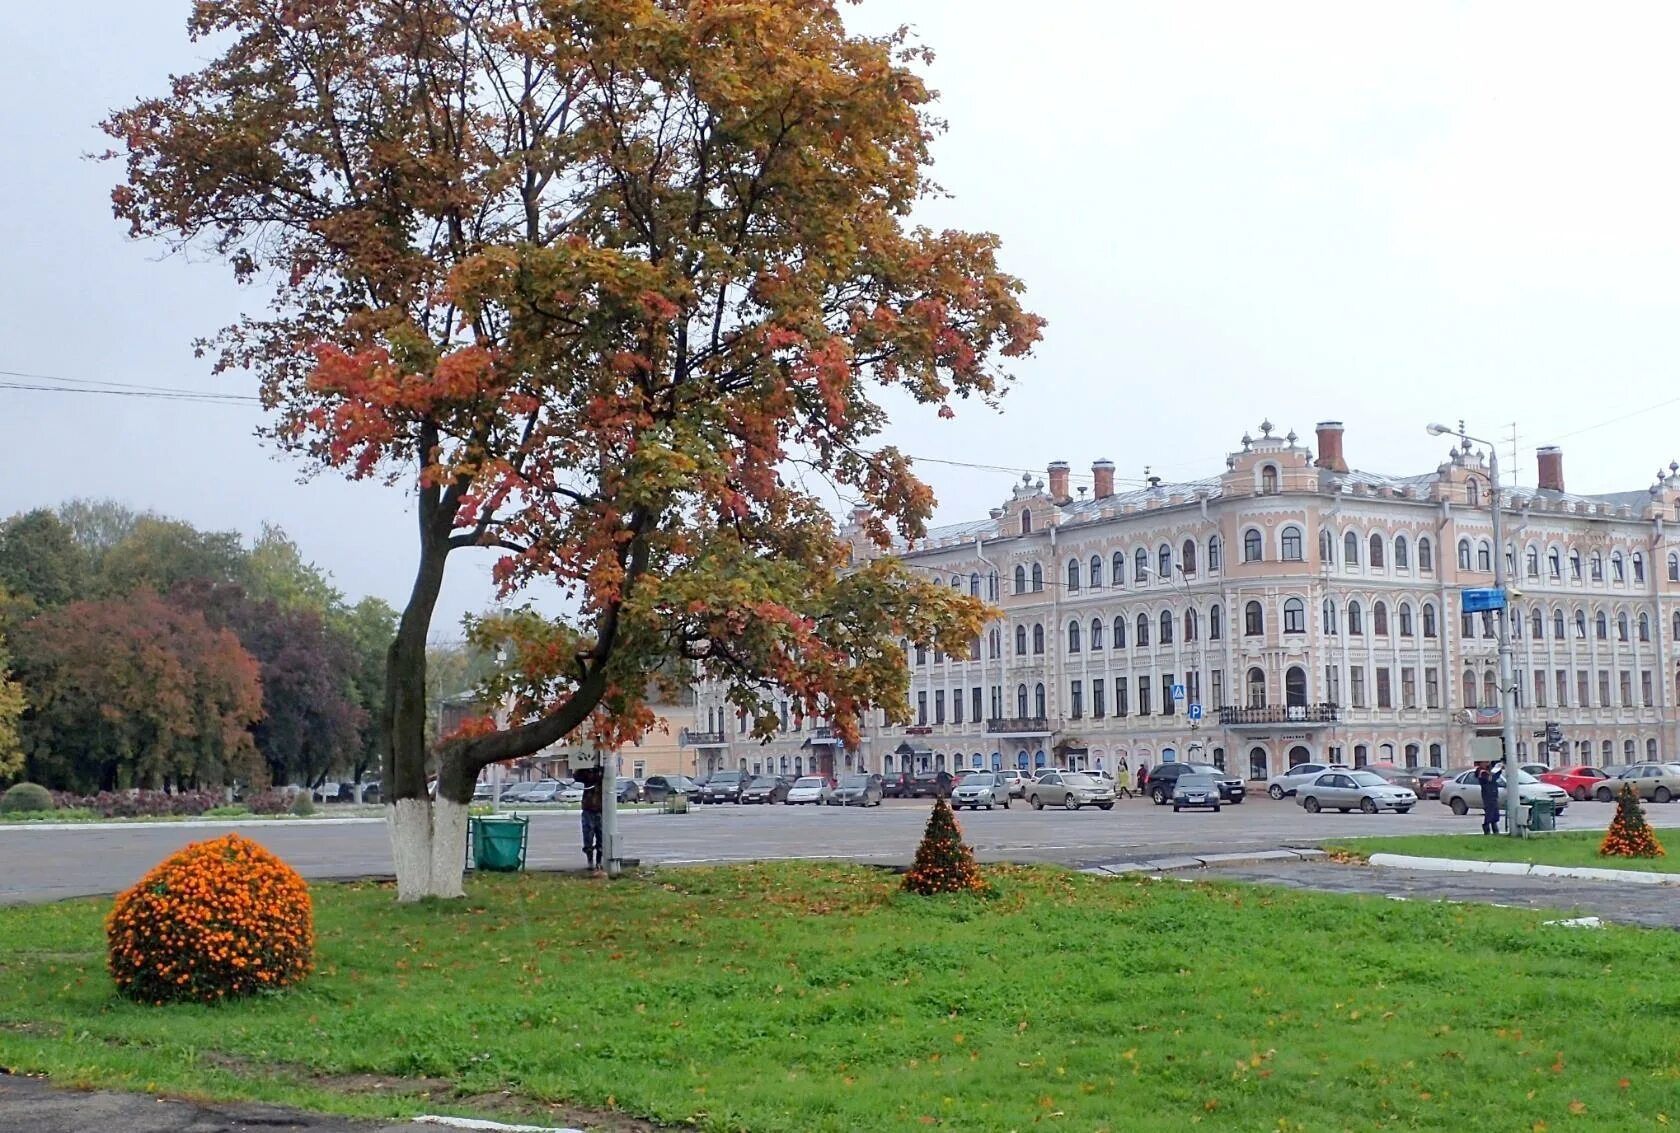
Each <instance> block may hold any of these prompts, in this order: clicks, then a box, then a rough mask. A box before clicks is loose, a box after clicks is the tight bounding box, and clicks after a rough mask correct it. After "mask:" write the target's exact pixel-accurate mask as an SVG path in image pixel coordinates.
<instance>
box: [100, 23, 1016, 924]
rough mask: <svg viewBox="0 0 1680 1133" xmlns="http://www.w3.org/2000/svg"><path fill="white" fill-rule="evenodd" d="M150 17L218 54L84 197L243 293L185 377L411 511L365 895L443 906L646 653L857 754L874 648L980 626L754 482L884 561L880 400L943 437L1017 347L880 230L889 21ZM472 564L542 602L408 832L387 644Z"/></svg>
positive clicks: (889, 222)
mask: <svg viewBox="0 0 1680 1133" xmlns="http://www.w3.org/2000/svg"><path fill="white" fill-rule="evenodd" d="M189 28H190V30H191V32H192V34H193V35H194V37H195V38H196V37H206V38H212V39H213V40H214V42H215V44H216V47H217V49H218V50H219V51H220V54H218V55H217V56H216V57H215V58H214V59H213V60H211V61H210V62H209V63H208V64H207V65H206V66H204V67H203V68H202V69H201V70H199V71H197V72H195V73H193V74H191V75H185V76H178V77H175V78H174V79H172V81H171V85H170V92H169V93H168V94H166V95H164V96H161V97H158V98H150V99H144V100H142V101H141V102H139V103H137V104H136V105H134V106H133V107H131V108H129V109H127V110H124V111H121V112H119V113H117V114H115V115H113V116H112V117H111V118H110V119H109V120H108V121H107V122H106V123H105V128H106V129H107V131H108V132H109V133H110V135H111V136H112V137H113V138H114V139H115V140H116V141H117V143H118V145H119V146H120V150H119V151H118V152H116V153H114V154H113V155H112V156H113V157H117V158H120V159H122V160H124V161H125V162H126V178H125V181H124V183H123V184H122V185H120V186H118V188H117V189H116V190H115V192H114V194H113V202H114V205H115V210H116V213H117V215H118V217H119V218H121V219H123V220H125V221H127V222H128V224H129V228H130V231H131V232H132V233H133V234H134V235H136V236H157V237H161V238H163V239H165V240H166V241H168V242H170V243H171V244H172V245H173V246H176V247H184V246H188V245H199V246H203V247H208V248H209V249H212V250H213V251H215V252H216V253H219V254H221V255H222V256H224V257H225V258H226V259H227V260H228V262H229V263H230V264H231V266H232V268H233V270H234V272H235V274H236V276H237V277H238V278H239V279H241V280H245V281H256V280H261V281H262V283H263V285H264V287H265V289H271V295H272V305H271V309H270V310H269V312H268V313H267V314H265V315H263V316H254V317H247V318H246V319H244V320H242V321H241V322H240V323H239V324H238V325H236V326H234V327H231V328H229V329H228V330H227V331H225V332H224V333H223V334H222V335H221V336H220V337H219V339H217V340H216V341H215V342H214V343H212V344H210V348H211V349H213V350H214V351H215V352H216V353H217V362H218V365H219V366H221V367H249V368H251V369H254V370H255V371H256V372H257V373H258V374H259V376H260V378H261V381H262V388H263V396H264V397H265V399H266V400H267V402H268V404H269V405H270V406H272V407H273V408H274V409H275V411H276V413H277V417H276V420H275V424H274V427H273V436H274V437H275V439H277V440H278V441H279V442H280V443H281V444H282V445H284V446H286V447H287V448H289V449H291V450H293V451H295V452H297V453H298V454H300V455H301V456H303V457H304V458H305V459H307V460H309V461H310V462H312V463H314V464H317V465H325V466H329V467H334V468H339V469H342V470H344V471H345V472H346V473H347V474H349V475H351V476H356V477H367V476H378V477H381V478H384V479H387V480H389V481H393V482H403V483H406V484H408V485H410V486H411V487H412V488H413V489H414V490H415V493H416V497H415V498H416V503H417V510H418V516H417V518H418V535H419V547H418V563H417V569H416V575H415V580H414V585H413V589H412V591H411V593H410V597H409V599H408V602H407V604H406V606H405V608H404V610H403V612H402V616H401V619H400V621H399V624H398V630H397V635H396V638H395V640H394V642H393V643H392V647H391V651H390V655H389V665H388V669H387V672H388V677H387V686H386V695H385V704H384V708H383V714H384V719H383V721H382V726H383V728H384V730H385V734H386V736H387V741H386V742H387V743H388V744H389V748H388V751H387V775H386V782H385V787H386V790H387V798H389V799H390V800H391V801H392V803H393V811H392V823H391V825H392V838H393V851H394V857H395V862H396V872H397V879H398V894H399V897H400V898H402V899H415V898H418V897H421V896H425V895H428V894H437V895H458V894H459V893H460V892H461V888H460V880H461V877H460V875H461V861H462V858H463V854H464V838H465V817H466V805H467V802H468V800H469V797H470V794H471V790H472V784H473V781H474V779H475V777H476V775H477V773H478V771H479V770H480V769H481V768H482V767H484V766H486V765H487V764H489V763H490V762H493V761H499V760H506V759H511V758H518V757H521V756H524V755H528V754H530V753H532V752H534V751H537V750H539V749H541V748H542V747H545V746H547V745H548V744H550V743H552V742H554V741H556V740H558V739H560V738H561V737H564V736H567V735H569V734H571V733H573V732H574V731H575V730H578V729H580V728H583V727H585V726H586V725H587V727H588V730H589V731H590V733H591V734H593V735H594V736H595V737H597V738H600V739H603V740H606V741H608V742H616V741H618V740H622V739H624V738H627V737H628V736H632V735H635V734H638V733H639V732H640V731H641V730H642V729H644V728H645V727H647V726H648V724H649V722H650V720H651V714H650V713H648V712H647V711H646V708H645V705H644V704H643V703H642V699H643V697H644V695H645V689H646V688H647V684H648V682H647V680H646V677H647V674H648V673H649V672H650V671H651V670H654V669H657V668H658V667H659V666H660V665H661V664H663V663H664V662H665V661H666V660H668V659H669V658H671V657H673V656H675V657H680V658H683V659H687V660H689V661H691V662H693V663H694V664H695V665H696V666H697V667H698V669H699V670H700V671H701V672H703V673H704V674H705V675H707V676H710V677H714V678H717V679H720V680H724V681H727V682H729V683H730V696H731V698H732V699H733V700H734V702H735V703H736V704H737V705H739V706H741V707H742V708H744V709H746V710H748V711H750V712H751V713H752V714H753V716H754V719H755V720H756V721H757V727H758V730H759V731H760V732H763V733H768V731H769V729H770V728H771V727H772V720H773V719H774V714H773V712H772V701H771V695H772V693H771V690H772V689H774V688H777V687H779V688H780V689H782V690H785V692H786V694H788V695H790V696H792V697H793V698H794V699H795V700H796V701H797V702H798V703H799V704H800V706H801V707H802V709H803V710H804V712H805V713H806V714H808V715H823V716H826V717H828V718H829V719H831V720H832V721H833V723H834V725H835V727H836V728H838V729H839V731H840V734H841V735H842V736H844V737H846V738H848V739H851V740H855V739H856V735H857V723H858V717H859V713H860V712H861V711H863V710H864V709H865V708H867V707H869V706H871V705H881V706H884V707H885V708H886V709H887V710H888V712H889V713H890V714H891V715H892V716H893V717H894V718H902V717H903V716H904V715H905V714H906V713H907V706H906V705H905V688H906V679H907V678H906V670H905V667H904V657H903V649H902V645H901V642H902V641H903V640H904V639H905V638H909V639H911V640H914V641H917V642H922V643H930V644H934V645H937V646H938V647H941V648H943V649H945V650H946V651H947V652H957V651H958V650H960V649H962V648H966V646H967V644H968V641H969V639H970V638H971V637H972V636H973V635H974V633H976V632H977V631H978V629H979V626H980V624H981V616H982V610H981V606H980V603H978V602H977V601H974V600H972V599H969V598H966V597H964V596H962V595H960V594H957V593H955V592H953V591H951V590H950V589H948V588H944V587H937V586H934V585H932V584H931V583H930V582H929V581H927V580H925V579H921V578H917V577H913V576H912V574H911V572H909V571H906V570H903V569H901V568H898V567H895V566H892V565H888V564H881V563H875V564H870V565H868V566H865V567H862V568H860V569H858V570H856V571H849V570H848V566H849V562H850V560H849V554H848V548H847V547H846V546H845V545H844V544H843V543H842V542H841V541H840V540H839V539H838V538H837V535H836V532H835V528H834V523H833V520H832V518H831V516H830V515H829V513H828V512H827V511H826V510H825V508H824V506H823V501H822V499H821V498H820V497H818V496H816V495H814V494H812V493H811V492H809V491H807V490H806V489H805V488H804V487H802V486H801V481H800V480H799V479H798V478H796V477H791V476H787V475H784V473H786V472H791V471H793V470H794V469H800V470H802V471H805V472H809V473H810V474H811V475H812V476H813V477H814V478H816V479H818V480H820V481H826V482H827V485H828V487H829V489H830V490H832V491H833V492H834V493H835V494H838V495H840V496H843V497H845V498H847V500H848V501H857V502H862V503H865V504H867V505H868V506H869V507H870V509H871V516H872V518H871V520H870V533H871V535H872V536H873V537H874V538H875V539H876V540H877V541H878V542H880V543H882V544H883V545H885V544H886V543H887V542H888V540H889V531H890V530H896V531H897V532H898V533H899V534H900V535H902V536H903V537H906V538H915V537H917V536H919V535H920V534H921V532H922V530H923V526H924V524H925V521H926V519H927V516H928V515H929V513H930V510H931V507H932V497H931V493H930V492H929V491H928V489H927V488H926V486H925V485H923V484H921V483H920V482H919V481H918V480H917V479H916V478H915V476H914V475H913V474H912V472H911V470H910V467H909V462H908V461H907V460H906V459H905V458H904V457H903V456H902V455H901V454H899V453H898V452H896V451H895V450H893V449H891V448H872V447H871V446H872V445H873V444H874V443H876V439H877V438H878V435H879V433H880V431H881V429H882V428H883V426H884V425H885V423H886V411H885V409H884V408H883V406H882V401H881V398H880V394H881V391H882V390H883V389H885V388H887V387H896V388H897V389H898V390H900V391H902V393H903V394H904V395H906V398H907V400H908V401H909V402H912V403H917V404H921V405H925V406H934V407H937V408H938V411H939V413H940V415H941V416H949V415H950V414H951V412H952V409H951V406H950V402H951V401H952V400H953V399H956V398H966V397H979V398H988V399H989V398H990V397H992V396H993V395H995V394H996V393H997V392H998V391H999V390H1000V389H1001V387H1002V385H1003V383H1004V382H1005V381H1006V380H1007V374H1006V373H1005V372H1004V371H1003V370H1001V369H1000V367H999V365H998V362H999V358H1000V356H1013V355H1021V354H1024V353H1026V352H1027V351H1028V350H1029V349H1030V348H1031V346H1032V344H1033V343H1034V341H1035V340H1036V339H1037V338H1038V335H1039V330H1040V326H1041V321H1040V320H1039V319H1037V318H1036V317H1035V316H1033V315H1031V314H1029V313H1028V312H1026V311H1025V310H1024V309H1023V307H1022V306H1021V304H1020V301H1019V293H1020V291H1021V286H1020V284H1019V283H1018V281H1016V280H1015V279H1013V278H1011V277H1010V276H1008V275H1005V274H1003V273H1002V272H1001V271H1000V270H999V269H998V266H997V263H996V260H995V251H996V248H997V241H996V240H995V238H993V237H991V236H986V235H972V234H968V233H963V232H954V231H946V232H931V231H927V230H925V229H920V228H913V227H911V226H910V225H909V224H908V223H907V219H906V218H907V217H908V215H909V213H910V210H911V209H912V207H913V206H914V204H915V203H916V201H917V200H918V199H920V198H922V197H924V196H926V195H927V194H928V193H929V192H930V191H931V190H932V186H931V185H930V183H929V182H928V181H926V180H925V178H924V172H923V171H924V167H925V166H926V165H927V163H928V161H929V151H928V145H929V142H930V140H931V138H932V136H933V135H934V134H935V133H936V132H937V131H938V129H939V125H940V124H939V122H938V121H937V120H936V119H934V118H933V117H932V116H931V115H930V113H929V106H930V103H931V101H932V95H931V94H930V92H929V91H928V90H927V88H926V86H925V85H924V84H923V82H922V80H921V79H920V77H919V76H918V75H917V74H916V73H915V71H914V69H913V66H914V64H915V63H916V62H918V61H920V60H925V58H926V54H925V52H922V51H920V50H918V49H916V48H915V47H914V45H912V44H910V43H909V41H908V39H907V36H906V35H905V34H904V33H902V32H901V33H899V34H897V35H894V36H890V37H886V38H882V39H868V38H862V37H856V36H850V35H848V34H847V33H846V31H845V28H844V26H843V24H842V22H841V19H840V17H839V14H838V12H837V11H836V9H835V8H834V6H833V5H831V4H828V3H821V2H813V0H737V2H735V3H730V4H721V3H714V2H710V0H687V2H684V0H572V2H570V3H566V4H549V3H530V2H528V0H414V2H412V3H406V4H402V5H389V4H382V3H376V2H374V0H337V2H335V3H326V4H317V5H311V6H309V8H308V9H307V12H306V13H305V12H304V10H301V9H296V8H294V7H291V6H287V5H279V6H276V5H273V4H271V3H268V2H267V0H200V2H199V3H197V4H196V5H195V6H194V9H193V15H192V18H191V20H190V23H189ZM473 547H491V548H496V549H498V550H499V551H500V552H501V553H502V555H503V556H504V557H503V558H502V560H501V561H500V563H499V564H498V567H497V578H498V580H499V582H501V583H502V585H503V586H504V588H505V589H506V590H513V589H517V588H518V587H520V586H522V585H524V584H526V583H527V582H529V581H531V580H533V579H552V580H554V581H555V582H557V583H558V584H559V585H560V587H561V588H562V589H563V590H564V591H565V593H566V594H567V595H568V597H569V599H570V601H571V603H572V608H573V609H574V611H575V612H574V613H573V614H572V615H570V616H569V617H567V618H565V619H561V620H556V621H552V622H547V623H544V622H541V621H540V620H538V619H533V618H529V617H521V618H518V619H515V620H512V621H508V622H507V623H506V624H493V625H490V626H487V627H484V632H485V633H486V634H487V635H490V636H495V637H497V638H498V639H500V640H505V641H506V642H508V643H509V644H510V645H511V649H510V654H511V656H512V657H513V668H512V669H510V671H508V672H507V673H505V674H504V675H503V677H502V681H503V683H504V685H505V687H506V689H507V690H508V691H509V692H511V693H513V694H514V695H515V697H516V699H515V715H514V720H513V723H512V726H511V727H509V728H507V729H506V730H503V731H498V732H492V733H489V734H478V735H472V736H460V737H455V738H454V739H452V740H450V741H448V742H446V743H445V744H444V745H443V747H442V749H441V750H440V752H439V756H438V759H439V763H438V766H439V784H438V791H437V803H436V805H435V806H434V805H433V804H432V802H431V801H430V800H429V799H428V797H427V789H426V786H427V785H426V757H427V751H426V722H427V719H428V715H429V713H428V709H427V703H426V679H425V665H426V644H427V638H428V635H429V630H430V626H431V619H432V613H433V609H434V606H435V603H436V600H437V596H438V592H439V587H440V585H441V582H442V579H443V576H444V571H445V566H446V564H447V561H448V559H449V557H450V556H451V555H452V554H453V553H455V552H456V551H459V550H464V549H467V548H473ZM114 553H115V552H113V554H114Z"/></svg>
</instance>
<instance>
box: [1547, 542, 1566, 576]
mask: <svg viewBox="0 0 1680 1133" xmlns="http://www.w3.org/2000/svg"><path fill="white" fill-rule="evenodd" d="M1546 567H1547V571H1548V573H1550V574H1551V576H1552V578H1553V579H1559V578H1562V577H1563V552H1562V551H1560V550H1558V549H1557V548H1556V547H1553V548H1552V549H1551V550H1550V551H1547V552H1546Z"/></svg>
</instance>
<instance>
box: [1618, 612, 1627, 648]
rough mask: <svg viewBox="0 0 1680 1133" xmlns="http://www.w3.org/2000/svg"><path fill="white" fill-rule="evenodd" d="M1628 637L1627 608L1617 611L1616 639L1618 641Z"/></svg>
mask: <svg viewBox="0 0 1680 1133" xmlns="http://www.w3.org/2000/svg"><path fill="white" fill-rule="evenodd" d="M1627 639H1628V616H1627V611H1626V610H1619V611H1617V613H1616V640H1617V641H1626V640H1627Z"/></svg>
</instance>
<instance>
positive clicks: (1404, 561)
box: [1394, 535, 1412, 570]
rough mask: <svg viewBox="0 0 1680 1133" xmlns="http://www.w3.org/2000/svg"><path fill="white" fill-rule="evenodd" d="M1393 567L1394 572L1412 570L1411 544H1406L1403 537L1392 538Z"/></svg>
mask: <svg viewBox="0 0 1680 1133" xmlns="http://www.w3.org/2000/svg"><path fill="white" fill-rule="evenodd" d="M1394 567H1395V569H1396V570H1411V569H1412V552H1411V544H1409V543H1407V542H1406V537H1405V536H1404V535H1396V536H1395V537H1394Z"/></svg>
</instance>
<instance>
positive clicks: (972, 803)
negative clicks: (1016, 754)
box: [951, 771, 1112, 810]
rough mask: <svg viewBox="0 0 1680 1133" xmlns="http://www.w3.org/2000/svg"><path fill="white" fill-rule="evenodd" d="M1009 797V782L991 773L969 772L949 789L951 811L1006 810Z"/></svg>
mask: <svg viewBox="0 0 1680 1133" xmlns="http://www.w3.org/2000/svg"><path fill="white" fill-rule="evenodd" d="M1110 793H1112V790H1111V792H1110ZM1011 797H1012V796H1011V795H1010V791H1009V781H1008V780H1007V779H1005V778H1004V777H1003V776H1002V775H1000V774H998V773H996V772H993V771H970V772H969V773H968V774H967V775H964V776H963V777H962V778H961V779H959V780H957V785H956V786H955V787H953V788H951V809H952V810H961V809H962V808H963V807H967V808H968V809H970V810H979V809H980V808H981V807H985V808H986V809H987V810H991V809H992V808H993V807H997V806H1001V807H1003V809H1005V810H1008V809H1009V800H1010V798H1011Z"/></svg>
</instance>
